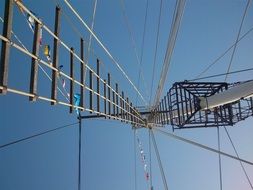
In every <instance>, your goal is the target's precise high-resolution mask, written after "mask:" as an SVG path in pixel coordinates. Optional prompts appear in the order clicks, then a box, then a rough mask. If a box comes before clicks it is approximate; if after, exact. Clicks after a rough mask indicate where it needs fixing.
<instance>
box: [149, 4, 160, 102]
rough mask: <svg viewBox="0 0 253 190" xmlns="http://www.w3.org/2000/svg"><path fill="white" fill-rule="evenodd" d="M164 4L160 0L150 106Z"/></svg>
mask: <svg viewBox="0 0 253 190" xmlns="http://www.w3.org/2000/svg"><path fill="white" fill-rule="evenodd" d="M162 6H163V0H160V9H159V16H158V24H157V32H156V44H155V54H154V61H153V67H152V80H151V89H150V97H149V106H151V101H152V94H153V87H154V77H155V65H156V61H157V50H158V42H159V34H160V24H161V16H162Z"/></svg>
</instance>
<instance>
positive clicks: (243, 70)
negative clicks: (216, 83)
mask: <svg viewBox="0 0 253 190" xmlns="http://www.w3.org/2000/svg"><path fill="white" fill-rule="evenodd" d="M252 70H253V68H249V69H242V70H237V71H232V72H229V73H221V74H217V75H210V76H206V77H200V78H195V79H191V80H188V81H190V82H192V81H197V80H203V79H209V78H215V77H220V76H224V75H232V74H237V73H242V72H247V71H252Z"/></svg>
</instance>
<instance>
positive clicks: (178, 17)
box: [154, 0, 186, 106]
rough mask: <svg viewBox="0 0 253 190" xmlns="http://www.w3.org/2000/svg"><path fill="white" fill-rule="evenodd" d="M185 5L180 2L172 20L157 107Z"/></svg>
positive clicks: (157, 95)
mask: <svg viewBox="0 0 253 190" xmlns="http://www.w3.org/2000/svg"><path fill="white" fill-rule="evenodd" d="M185 3H186V1H185V0H178V1H177V4H176V7H175V12H174V16H173V20H172V26H171V30H170V34H169V40H168V44H167V50H166V54H165V58H164V62H163V67H162V71H161V75H160V80H159V84H158V87H157V91H156V96H155V100H154V105H155V106H157V105H158V104H159V101H160V98H161V95H162V91H163V88H164V84H165V80H166V78H167V74H168V69H169V66H170V63H171V57H172V53H173V50H174V47H175V43H176V39H177V34H178V30H179V27H180V23H181V20H182V16H183V12H184V7H185Z"/></svg>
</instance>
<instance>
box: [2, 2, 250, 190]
mask: <svg viewBox="0 0 253 190" xmlns="http://www.w3.org/2000/svg"><path fill="white" fill-rule="evenodd" d="M56 1H58V2H59V3H60V6H61V7H62V9H63V11H64V13H65V14H66V15H68V16H69V17H70V18H71V19H72V21H73V23H74V24H75V26H76V27H77V29H78V30H79V31H80V32H81V33H82V35H83V36H84V37H85V41H86V42H87V41H88V38H89V33H88V32H87V31H86V29H85V28H84V27H83V26H82V25H80V22H79V21H78V20H77V19H76V17H75V16H74V15H73V14H72V13H71V11H70V10H69V9H68V8H67V7H66V5H65V4H64V2H63V0H56ZM125 1H126V2H125V5H126V13H127V15H128V19H129V23H130V25H131V28H132V32H133V36H134V38H135V40H136V44H137V51H138V54H139V56H140V53H141V40H142V32H143V25H144V15H145V3H146V0H139V1H135V0H125ZM4 2H5V1H0V16H1V17H2V18H3V14H4ZM23 2H24V4H25V5H26V6H27V7H28V8H29V9H30V10H32V11H33V12H34V13H36V14H37V15H38V16H39V17H40V18H41V19H42V20H43V22H45V24H46V25H47V26H48V27H49V28H50V29H51V30H53V27H54V9H55V1H54V0H43V1H42V0H40V1H39V0H37V1H31V0H30V1H29V0H23ZM163 2H164V4H163V8H162V17H161V28H160V37H159V45H158V57H157V65H156V72H155V80H154V84H155V86H154V91H155V90H156V88H157V84H158V79H159V75H160V72H161V66H162V63H163V58H164V54H165V50H166V45H167V39H168V35H169V31H170V24H171V19H172V15H173V11H174V5H175V0H164V1H163ZM149 3H150V4H149V9H148V19H147V31H146V37H145V46H144V56H143V66H142V70H143V72H144V77H145V80H146V83H147V85H148V93H149V94H150V87H151V76H152V65H153V60H154V50H155V39H156V30H157V22H158V14H159V1H154V0H149ZM246 3H247V1H246V0H188V1H187V3H186V7H185V12H184V16H183V20H182V23H181V28H180V31H179V34H178V39H177V43H176V46H175V50H174V54H173V57H172V60H171V67H170V69H169V73H168V78H167V80H166V84H165V91H164V93H165V92H166V91H167V90H169V88H170V87H171V86H172V84H173V83H174V82H176V81H182V80H185V79H192V78H194V77H195V76H196V75H198V74H199V73H200V72H201V71H203V70H204V68H206V67H207V66H208V65H209V64H210V63H211V62H212V61H213V60H215V59H216V58H217V57H218V56H219V55H220V54H222V53H223V52H224V51H225V50H226V49H227V48H229V47H230V46H231V45H232V44H233V43H234V42H235V40H236V36H237V33H238V30H239V26H240V22H241V18H242V15H243V11H244V8H245V6H246ZM71 4H72V5H73V6H74V7H75V8H76V10H77V11H78V12H79V13H80V15H81V16H82V18H83V19H84V21H85V22H86V23H87V24H88V25H90V24H91V20H92V11H93V4H94V1H93V0H89V1H88V0H83V1H81V0H73V1H71ZM252 20H253V6H250V8H249V10H248V13H247V15H246V18H245V21H244V25H243V27H242V34H244V33H245V32H247V31H248V30H249V29H250V28H251V27H253V23H252ZM0 29H1V31H2V24H0ZM13 31H14V32H15V34H16V35H17V36H18V37H19V38H20V39H21V40H22V41H23V43H24V44H25V46H27V47H28V49H29V50H31V49H32V33H31V31H30V29H29V27H28V25H27V23H26V21H25V18H24V17H23V16H22V15H21V14H20V12H19V11H18V9H17V7H16V6H15V8H14V22H13ZM94 31H95V33H96V34H97V36H98V37H99V38H100V39H101V41H102V42H103V43H104V44H105V46H106V47H107V48H108V49H109V50H110V52H111V53H112V55H113V56H114V57H115V58H116V60H117V61H118V62H119V63H120V64H121V66H122V67H123V68H124V70H125V71H126V73H127V74H128V75H129V77H130V78H131V79H132V81H133V82H134V83H135V84H136V85H137V80H138V68H139V66H138V63H137V61H136V57H135V54H134V50H133V47H132V44H131V38H130V36H129V33H128V31H127V27H126V23H125V22H124V17H123V14H122V9H121V7H120V0H108V1H101V0H100V1H99V0H98V4H97V13H96V18H95V25H94ZM61 37H62V39H63V41H64V42H66V44H68V45H69V46H73V47H74V48H75V49H76V52H77V53H78V54H79V37H78V36H77V34H76V33H75V32H74V31H73V29H72V28H71V27H70V25H69V23H68V22H67V20H66V18H65V17H62V27H61ZM12 39H13V40H15V39H14V38H12ZM43 44H49V45H51V46H52V44H53V39H52V37H50V36H49V35H48V34H47V32H45V31H43ZM92 46H93V49H94V51H95V54H96V55H97V56H98V57H99V58H100V59H101V61H102V62H103V63H104V65H105V67H103V69H102V73H103V75H104V76H106V72H108V71H109V72H110V73H111V74H112V78H113V83H115V82H118V83H119V85H120V89H123V90H124V91H125V92H126V94H127V95H128V96H129V97H130V99H131V100H132V102H134V103H135V102H136V93H135V92H134V89H133V88H132V87H131V86H130V85H129V83H128V82H127V81H126V80H125V78H124V77H123V76H122V74H121V73H120V72H118V69H117V68H116V66H115V65H114V64H113V63H112V62H111V61H110V59H109V58H108V56H107V55H106V54H105V53H104V51H103V50H102V49H101V48H100V47H99V46H98V44H97V43H96V42H95V41H94V40H93V42H92ZM252 52H253V33H249V35H247V37H245V38H244V39H243V40H242V41H241V42H240V43H239V44H238V47H237V49H236V53H235V57H234V60H233V63H232V67H231V71H233V70H237V69H245V68H250V67H252V61H253V53H252ZM41 56H42V57H43V59H45V57H44V56H43V54H42V53H41ZM230 56H231V51H230V52H229V53H228V54H227V55H226V56H224V58H222V59H221V60H220V61H219V62H218V63H217V64H216V65H214V66H213V67H212V68H211V69H210V70H209V71H208V72H207V73H206V74H205V75H206V76H207V75H212V74H218V73H225V72H226V69H227V67H228V63H229V60H230ZM95 61H96V56H95V55H91V56H90V60H89V62H90V65H91V66H92V67H94V68H95ZM30 62H31V60H30V58H28V57H26V56H24V55H23V54H22V53H20V52H18V51H17V50H14V49H12V50H11V58H10V68H9V71H10V73H9V87H10V88H16V89H22V90H25V91H28V89H29V85H28V84H29V83H28V82H29V77H30ZM60 64H62V65H64V71H66V72H67V73H68V72H69V54H68V52H67V51H66V50H64V48H61V49H60ZM75 65H76V68H79V62H78V61H77V60H75ZM47 71H48V72H49V70H47ZM75 72H76V73H75V74H76V77H77V79H79V76H78V69H76V70H75ZM49 73H50V72H49ZM248 79H252V73H244V74H238V75H234V76H229V77H228V82H236V81H244V80H248ZM211 81H224V77H220V78H215V79H212V80H211ZM67 86H68V84H67ZM38 88H39V93H40V94H42V95H45V96H49V92H50V82H49V80H48V79H47V78H46V77H45V76H44V75H43V74H42V72H41V71H40V70H39V83H38ZM75 88H76V89H77V86H75ZM140 91H141V92H142V94H143V95H144V97H145V99H147V100H148V99H149V97H148V96H147V95H146V93H145V88H144V84H143V82H141V85H140ZM59 98H60V99H62V100H63V98H62V97H61V96H59ZM138 105H143V102H141V101H140V99H138ZM76 121H77V119H76V115H75V114H72V115H71V114H69V113H68V108H66V107H63V106H60V105H56V106H50V104H49V103H47V102H42V101H38V102H36V103H30V102H29V101H28V98H26V97H22V96H19V95H15V94H12V93H8V94H7V95H6V96H0V145H2V144H5V143H8V142H11V141H13V140H17V139H19V138H23V137H27V136H30V135H32V134H36V133H38V132H42V131H45V130H48V129H53V128H55V127H58V126H61V125H65V124H70V123H74V122H76ZM252 121H253V120H252V118H249V119H247V120H245V121H243V122H240V123H238V124H236V125H235V126H233V127H229V132H230V135H231V137H232V139H233V140H234V143H235V145H236V147H237V149H238V152H239V155H240V156H241V157H242V158H244V159H246V160H250V161H253V149H252V144H253V138H252V134H253V126H252ZM166 128H167V130H169V131H170V130H171V129H170V126H166ZM175 133H176V134H178V135H180V136H183V137H187V138H189V139H192V140H195V141H198V142H200V143H203V144H205V145H208V146H211V147H214V148H217V132H216V129H191V130H178V131H176V132H175ZM82 136H83V139H82V147H83V150H82V151H83V154H82V189H86V190H102V189H103V190H112V189H113V190H118V189H120V190H129V189H134V144H133V143H134V138H133V130H132V126H131V125H129V124H123V123H121V122H117V121H113V120H103V119H102V120H84V121H83V134H82ZM139 136H140V139H141V141H142V143H143V144H144V151H145V152H146V153H147V152H148V131H147V130H145V129H140V130H139ZM155 137H156V139H157V143H158V148H159V151H160V155H161V159H162V163H163V167H164V171H165V175H166V179H167V182H168V186H169V189H172V190H185V189H187V190H202V189H205V190H215V189H219V170H218V169H219V168H218V155H216V154H214V153H210V152H207V151H205V150H202V149H199V148H196V147H192V146H191V145H187V144H184V143H182V142H178V141H176V140H173V139H169V138H168V137H165V136H163V135H160V134H158V133H155ZM221 148H222V150H223V151H225V152H228V153H230V154H234V152H233V149H232V146H231V144H230V143H229V140H228V138H227V136H226V134H225V132H224V130H223V129H221ZM136 161H137V186H138V188H137V189H138V190H144V189H147V184H146V180H145V178H144V172H143V166H142V164H141V160H140V155H139V152H138V151H137V160H136ZM244 166H245V168H246V170H247V172H248V174H249V177H250V179H251V181H253V168H252V166H248V165H244ZM222 169H223V170H222V172H223V173H222V174H223V189H224V190H226V189H229V190H238V189H243V190H247V189H250V186H249V185H248V183H247V181H246V178H245V176H244V174H243V172H242V169H241V167H240V165H239V162H237V161H234V160H231V159H230V158H224V157H222ZM152 171H153V172H152V175H153V184H154V190H158V189H159V190H160V189H163V184H162V179H161V175H160V172H159V168H158V163H157V160H156V158H155V154H154V150H153V148H152ZM77 175H78V128H77V127H76V126H73V127H69V128H66V129H63V130H61V131H57V132H52V133H50V134H47V135H44V136H41V137H38V138H35V139H32V140H28V141H26V142H22V143H19V144H16V145H13V146H10V147H7V148H3V149H1V150H0V189H1V190H16V189H19V190H30V189H36V190H44V189H47V190H56V189H61V190H70V189H71V190H73V189H77Z"/></svg>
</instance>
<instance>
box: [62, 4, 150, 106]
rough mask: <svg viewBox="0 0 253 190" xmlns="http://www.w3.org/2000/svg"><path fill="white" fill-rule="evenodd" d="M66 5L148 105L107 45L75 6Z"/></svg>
mask: <svg viewBox="0 0 253 190" xmlns="http://www.w3.org/2000/svg"><path fill="white" fill-rule="evenodd" d="M64 2H65V4H66V5H67V6H68V7H69V8H70V10H71V11H72V12H73V13H74V15H76V17H77V18H78V19H79V20H80V22H81V23H82V24H83V25H84V27H85V28H86V29H87V30H88V31H89V32H90V33H91V34H92V36H93V37H94V38H95V40H96V41H97V42H98V44H99V45H100V46H101V47H102V48H103V49H104V51H105V52H106V54H107V55H108V56H109V57H110V59H111V60H112V61H113V63H114V64H116V66H117V67H118V69H119V70H120V71H121V72H122V73H123V75H124V76H125V78H126V79H127V80H128V82H129V83H130V84H131V85H132V87H133V88H134V90H135V91H136V92H137V93H138V94H139V96H140V97H141V99H142V100H143V102H144V103H145V104H147V101H146V100H145V99H144V97H143V96H142V94H141V93H140V91H139V90H138V89H137V87H136V86H135V85H134V83H133V82H132V81H131V79H130V78H129V76H128V75H127V74H126V72H125V71H124V70H123V68H122V67H121V66H120V65H119V63H118V62H117V61H116V59H115V58H114V57H113V56H112V54H111V53H110V52H109V50H108V49H107V48H106V47H105V45H104V44H103V43H102V42H101V41H100V40H99V39H98V37H97V36H96V34H95V33H94V32H93V31H92V30H91V29H90V28H89V26H88V25H87V24H86V23H85V22H84V20H83V19H82V18H81V16H80V15H79V14H78V13H77V11H76V10H75V9H74V8H73V6H72V5H71V4H70V3H69V2H68V0H64Z"/></svg>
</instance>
